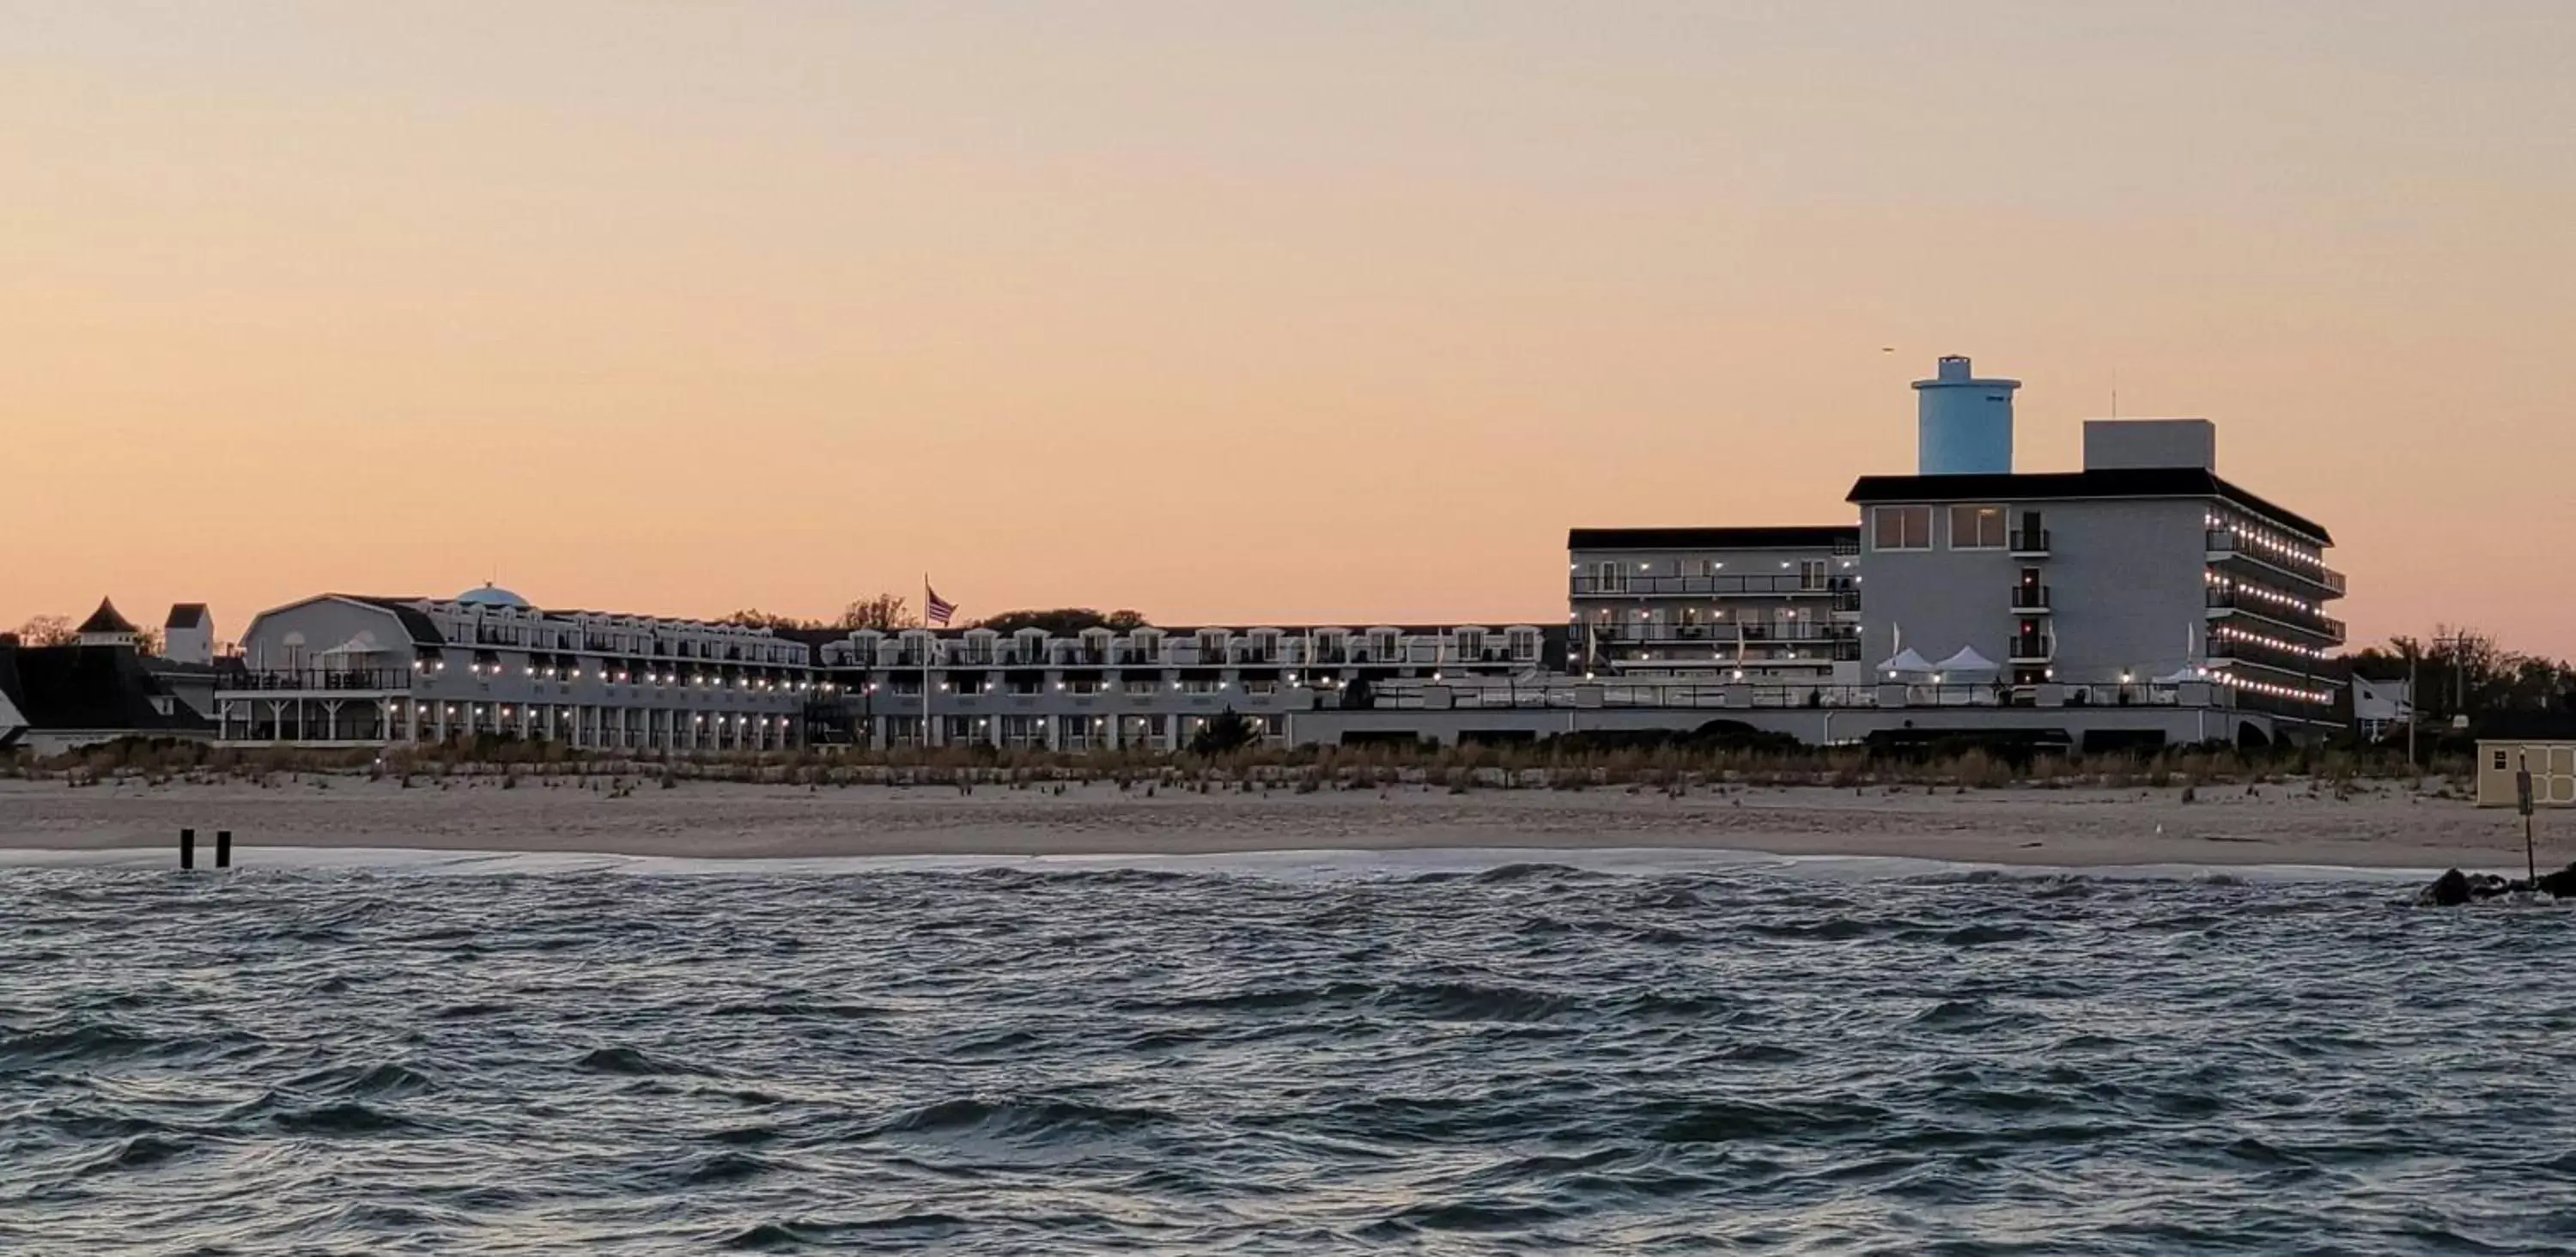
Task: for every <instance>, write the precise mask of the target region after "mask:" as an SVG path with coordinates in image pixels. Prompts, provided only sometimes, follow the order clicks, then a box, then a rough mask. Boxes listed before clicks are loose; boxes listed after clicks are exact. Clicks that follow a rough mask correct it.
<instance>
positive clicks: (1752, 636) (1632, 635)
mask: <svg viewBox="0 0 2576 1257" xmlns="http://www.w3.org/2000/svg"><path fill="white" fill-rule="evenodd" d="M1857 634H1858V626H1856V625H1850V624H1826V623H1823V622H1821V621H1819V622H1817V623H1814V624H1799V625H1794V626H1783V625H1777V624H1759V625H1756V624H1609V625H1601V626H1598V627H1596V628H1595V629H1594V630H1593V632H1592V637H1593V639H1594V640H1596V641H1603V642H1706V643H1710V644H1712V645H1719V646H1731V645H1733V644H1735V643H1736V642H1738V641H1743V642H1748V643H1752V644H1755V645H1761V644H1764V643H1769V642H1783V643H1796V642H1830V641H1846V640H1851V639H1853V638H1855V637H1856V636H1857Z"/></svg>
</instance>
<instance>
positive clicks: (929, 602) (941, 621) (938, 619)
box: [921, 585, 957, 628]
mask: <svg viewBox="0 0 2576 1257" xmlns="http://www.w3.org/2000/svg"><path fill="white" fill-rule="evenodd" d="M921 593H922V598H923V600H924V604H923V606H922V608H921V616H922V618H923V619H925V620H928V621H930V622H931V623H932V624H934V625H937V626H938V627H940V628H946V627H948V621H949V620H951V619H953V618H954V617H955V616H956V615H957V604H956V603H953V602H950V601H948V600H947V599H945V598H942V597H940V596H939V591H938V590H936V589H932V588H931V587H930V586H928V585H924V586H922V587H921Z"/></svg>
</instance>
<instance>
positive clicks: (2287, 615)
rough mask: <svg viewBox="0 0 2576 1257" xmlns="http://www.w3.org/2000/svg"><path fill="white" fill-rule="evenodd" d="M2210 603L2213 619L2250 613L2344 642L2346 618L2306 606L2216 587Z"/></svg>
mask: <svg viewBox="0 0 2576 1257" xmlns="http://www.w3.org/2000/svg"><path fill="white" fill-rule="evenodd" d="M2208 602H2209V610H2210V618H2211V619H2221V618H2224V617H2225V616H2228V615H2230V614H2234V615H2243V616H2251V617H2253V618H2255V619H2258V620H2268V621H2270V622H2271V623H2274V624H2278V625H2281V626H2283V627H2286V628H2293V629H2298V630H2300V631H2302V632H2308V633H2314V634H2317V635H2318V636H2321V637H2324V638H2327V639H2328V640H2329V642H2330V643H2331V644H2334V645H2341V644H2343V640H2344V624H2343V621H2341V620H2338V619H2336V618H2334V617H2333V616H2330V615H2326V614H2323V613H2321V612H2318V611H2314V610H2311V609H2309V608H2307V607H2305V606H2301V605H2298V604H2295V603H2292V602H2285V601H2279V600H2275V599H2271V598H2265V597H2261V596H2259V595H2255V594H2251V593H2248V592H2245V591H2243V590H2238V589H2222V588H2216V587H2212V588H2211V589H2210V591H2209V599H2208Z"/></svg>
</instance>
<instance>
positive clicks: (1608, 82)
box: [0, 0, 2576, 654]
mask: <svg viewBox="0 0 2576 1257" xmlns="http://www.w3.org/2000/svg"><path fill="white" fill-rule="evenodd" d="M2571 66H2576V4H2569V3H2565V2H2564V0H2552V2H2548V3H2530V4H2517V3H2504V2H2498V0H2482V2H2481V3H2477V4H2474V5H2445V4H2433V3H2425V4H2384V3H2366V2H2357V0H2331V2H2321V3H2305V4H2302V3H2286V2H2270V3H2255V4H2249V3H2244V2H2242V0H2235V2H2230V3H2206V4H2196V3H2157V4H2124V5H2107V4H2062V3H2032V4H2010V5H2006V4H1958V3H1953V4H1944V5H1930V4H1911V3H1907V4H1897V3H1889V4H1858V3H1813V2H1801V3H1778V4H1754V3H1716V2H1703V3H1672V4H1661V3H1624V2H1622V3H1606V4H1581V5H1578V4H1563V3H1560V4H1548V5H1536V4H1506V3H1495V2H1477V3H1438V4H1434V3H1416V4H1402V3H1393V4H1390V3H1385V2H1384V0H1370V2H1367V3H1359V2H1354V3H1301V4H1295V5H1289V4H1275V5H1249V4H1231V3H1226V4H1208V3H1174V4H1146V3H1104V4H1073V3H1063V4H1013V5H994V4H975V3H958V2H957V0H937V2H925V3H895V2H891V0H889V2H883V3H868V2H865V0H829V2H825V0H807V2H791V0H770V2H767V3H757V4H737V3H715V2H714V0H707V2H704V3H696V4H681V3H663V2H659V0H617V2H615V3H575V2H573V0H547V2H545V3H540V4H508V3H497V2H496V3H435V4H431V3H417V2H414V3H399V4H397V3H376V4H368V3H352V2H347V0H335V2H330V3H324V2H319V0H317V2H315V3H309V4H283V3H250V2H241V3H226V4H205V3H194V2H177V0H174V2H171V3H157V4H144V3H122V2H117V0H81V2H80V3H64V2H62V0H0V468H5V471H6V474H5V476H0V530H5V536H6V538H7V541H8V544H7V545H6V546H5V548H0V554H5V556H6V557H5V558H0V625H14V624H16V623H18V622H19V621H20V620H22V619H24V618H26V617H27V616H30V615H34V614H38V613H45V612H56V613H66V614H70V615H73V616H79V615H82V614H85V613H86V612H87V610H88V609H89V607H90V606H92V605H94V604H95V603H96V601H97V599H98V598H99V596H100V595H102V594H111V595H113V596H114V597H115V598H116V599H117V601H118V603H119V604H120V605H121V606H123V607H124V608H125V609H126V610H127V611H128V612H129V613H131V614H133V615H134V616H135V617H136V618H137V619H149V620H150V621H151V622H153V623H156V624H157V623H158V622H159V618H160V613H161V612H162V611H163V610H164V609H165V608H166V607H167V605H168V604H169V603H170V602H172V601H174V600H191V601H207V602H211V603H213V604H214V606H215V611H216V614H217V616H218V619H219V630H220V632H221V634H222V635H223V636H226V637H230V636H232V635H234V634H236V633H238V632H239V631H240V629H241V628H242V626H243V624H244V622H245V621H246V620H247V619H248V618H249V616H250V615H251V614H252V613H253V612H255V611H257V610H258V609H260V608H262V607H265V606H270V605H274V604H277V603H280V602H284V601H287V600H290V599H292V598H296V597H300V596H302V595H305V594H308V593H312V592H317V591H321V590H326V589H328V590H343V591H352V592H367V593H388V594H409V593H428V594H448V593H453V592H455V591H457V590H459V589H463V588H465V587H467V586H470V585H474V584H479V583H481V582H482V581H484V580H485V579H487V578H497V579H498V580H499V581H500V583H502V584H504V585H507V586H510V587H512V588H515V589H517V590H519V591H520V592H522V593H524V594H526V595H528V596H529V597H531V598H532V599H534V600H536V601H538V602H539V603H541V604H546V605H555V606H580V607H593V608H601V609H615V610H634V611H646V612H657V613H663V614H673V615H712V614H718V613H722V612H725V611H728V610H731V609H734V608H737V607H744V606H752V605H757V606H759V607H762V608H765V609H768V610H772V611H780V612H792V613H797V614H816V615H821V614H828V613H830V612H832V611H835V610H837V608H838V607H839V606H840V605H841V604H842V603H843V602H845V601H847V600H849V599H850V598H852V597H855V596H858V595H862V594H865V593H869V592H873V591H875V590H878V589H892V590H896V591H899V592H905V593H907V594H908V595H909V596H911V597H912V598H913V599H914V600H915V602H916V604H917V603H918V600H919V592H918V589H919V584H920V579H921V575H922V573H923V572H925V571H927V572H929V573H931V574H932V576H933V578H934V580H935V581H936V583H937V584H938V586H939V589H940V592H941V593H942V594H943V595H945V596H947V597H949V598H951V599H953V600H955V601H957V602H959V603H960V604H962V607H963V611H964V613H965V614H967V615H970V616H971V615H975V614H980V613H989V612H992V611H995V610H1000V609H1003V608H1006V607H1014V606H1038V605H1045V606H1051V605H1061V604H1080V605H1094V606H1100V607H1104V608H1106V607H1113V606H1116V607H1134V608H1138V609H1141V610H1143V611H1145V612H1146V613H1147V614H1148V615H1150V616H1152V617H1155V618H1157V619H1161V620H1165V621H1167V622H1187V621H1191V620H1210V621H1238V622H1256V621H1272V622H1278V621H1297V620H1305V619H1324V620H1337V619H1338V620H1345V621H1349V620H1360V621H1406V620H1439V619H1451V618H1482V619H1500V618H1509V619H1529V620H1541V621H1544V620H1546V619H1550V618H1555V617H1561V616H1562V615H1563V614H1564V600H1565V587H1564V580H1565V560H1564V554H1563V545H1564V532H1565V529H1566V528H1567V527H1568V526H1569V525H1627V524H1637V525H1644V524H1769V523H1832V522H1844V521H1848V520H1850V519H1852V518H1853V517H1854V515H1853V510H1852V508H1850V507H1848V506H1846V505H1845V504H1844V503H1843V501H1842V498H1843V494H1844V493H1845V492H1846V491H1847V490H1848V489H1849V487H1850V485H1851V481H1852V480H1853V478H1854V477H1855V476H1858V475H1860V474H1863V473H1869V472H1908V471H1911V470H1912V468H1913V453H1914V451H1913V433H1912V424H1913V413H1914V412H1913V406H1914V398H1913V395H1912V393H1911V392H1910V391H1909V390H1908V389H1907V387H1906V383H1907V381H1909V380H1912V379H1915V378H1917V377H1920V376H1923V375H1927V374H1929V373H1930V369H1931V366H1932V361H1933V359H1934V358H1935V357H1936V356H1938V355H1940V354H1943V353H1966V354H1972V355H1974V356H1975V358H1976V363H1977V367H1978V369H1979V371H1980V372H1981V373H1990V374H2000V375H2010V376H2015V377H2018V378H2020V379H2022V380H2023V381H2025V386H2024V388H2023V389H2022V392H2021V395H2020V399H2019V403H2020V441H2019V465H2020V467H2021V468H2022V469H2024V470H2050V469H2058V468H2069V467H2072V466H2074V465H2075V464H2076V461H2077V451H2078V427H2077V425H2078V423H2079V421H2080V420H2082V419H2084V418H2088V417H2098V416H2101V415H2103V414H2105V413H2107V412H2108V411H2109V410H2110V408H2111V397H2112V390H2113V387H2114V382H2115V380H2116V384H2117V389H2118V397H2119V409H2120V413H2122V414H2123V415H2133V416H2143V415H2194V416H2205V417H2207V418H2210V419H2213V420H2215V421H2217V423H2218V424H2219V457H2220V466H2221V471H2222V473H2223V474H2225V475H2227V476H2228V477H2229V478H2231V479H2233V480H2236V481H2237V482H2238V483H2240V484H2243V485H2245V486H2246V487H2248V488H2250V489H2252V490H2254V491H2255V492H2257V493H2260V494H2263V495H2265V496H2267V497H2270V498H2272V499H2274V500H2275V501H2278V502H2280V503H2282V504H2283V505H2285V506H2288V507H2291V508H2292V509H2295V510H2298V511H2300V512H2302V513H2305V514H2307V515H2310V516H2312V517H2314V518H2317V519H2319V520H2321V521H2323V522H2324V523H2326V524H2327V525H2329V526H2330V527H2331V528H2332V529H2333V530H2334V531H2335V533H2336V536H2337V539H2338V541H2339V543H2340V546H2339V548H2338V549H2337V551H2336V552H2335V553H2334V555H2333V559H2332V561H2333V562H2334V563H2335V564H2336V565H2337V566H2339V567H2341V568H2343V569H2344V570H2346V571H2347V572H2348V573H2349V574H2350V576H2351V582H2352V589H2353V597H2352V598H2351V599H2350V600H2349V601H2348V602H2346V603H2343V604H2341V606H2340V607H2339V608H2338V610H2337V614H2340V615H2342V616H2344V617H2345V618H2346V619H2348V620H2350V621H2351V624H2352V632H2353V637H2354V641H2355V644H2356V645H2358V644H2363V643H2366V642H2368V641H2371V640H2373V639H2377V638H2381V637H2384V636H2386V635H2388V634H2390V633H2404V632H2413V633H2422V632H2426V631H2428V630H2429V629H2430V628H2431V626H2432V625H2433V624H2434V623H2435V622H2436V621H2447V622H2451V623H2464V624H2470V625H2475V626H2479V627H2482V628H2486V629H2488V630H2491V631H2494V632H2496V633H2498V634H2500V635H2501V636H2503V638H2504V639H2505V640H2506V642H2507V644H2508V645H2511V646H2515V647H2519V648H2523V649H2532V650H2542V651H2546V652H2549V653H2552V654H2576V592H2571V585H2570V583H2569V582H2568V581H2567V580H2565V579H2563V578H2562V573H2561V571H2560V570H2559V567H2558V564H2557V563H2556V561H2553V560H2549V559H2547V558H2546V557H2545V556H2547V555H2549V554H2554V553H2556V549H2555V543H2556V542H2557V541H2559V540H2563V539H2565V538H2566V536H2567V535H2568V534H2569V533H2570V532H2571V530H2576V498H2571V494H2570V492H2569V490H2568V487H2567V484H2566V482H2567V478H2568V468H2570V467H2571V466H2576V413H2571V409H2576V408H2571V405H2570V388H2569V380H2570V378H2571V361H2570V360H2571V358H2576V72H2571V69H2570V67H2571ZM1885 348H1893V349H1894V351H1895V352H1893V353H1888V352H1883V349H1885Z"/></svg>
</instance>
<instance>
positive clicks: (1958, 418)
mask: <svg viewBox="0 0 2576 1257" xmlns="http://www.w3.org/2000/svg"><path fill="white" fill-rule="evenodd" d="M2020 387H2021V381H2019V380H1980V379H1978V378H1977V377H1976V376H1974V375H1973V374H1970V372H1969V370H1968V359H1967V357H1966V355H1964V354H1951V355H1949V356H1947V357H1945V358H1943V359H1941V362H1940V365H1939V366H1938V367H1936V368H1935V369H1934V372H1933V376H1932V378H1931V379H1928V380H1916V381H1915V382H1914V392H1915V394H1916V397H1915V417H1916V423H1917V428H1916V432H1915V438H1914V458H1915V474H1917V475H1924V476H1975V475H2000V474H2007V473H2009V472H2011V471H2012V469H2013V420H2012V407H2013V390H2014V389H2017V388H2020Z"/></svg>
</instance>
